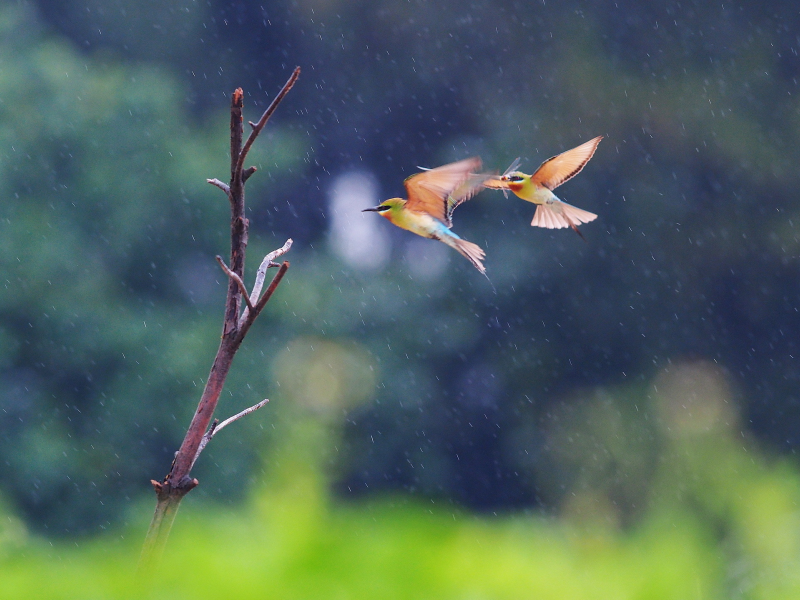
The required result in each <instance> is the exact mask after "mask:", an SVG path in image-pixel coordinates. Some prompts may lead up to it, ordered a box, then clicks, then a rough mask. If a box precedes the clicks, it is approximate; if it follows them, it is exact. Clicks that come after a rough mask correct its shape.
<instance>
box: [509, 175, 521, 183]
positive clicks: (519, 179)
mask: <svg viewBox="0 0 800 600" xmlns="http://www.w3.org/2000/svg"><path fill="white" fill-rule="evenodd" d="M508 180H509V181H515V182H516V181H522V177H520V176H519V175H511V177H509V178H508Z"/></svg>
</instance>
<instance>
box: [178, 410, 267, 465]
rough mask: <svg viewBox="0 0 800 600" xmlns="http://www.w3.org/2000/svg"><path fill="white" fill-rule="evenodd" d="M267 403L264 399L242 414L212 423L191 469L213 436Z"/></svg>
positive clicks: (201, 442)
mask: <svg viewBox="0 0 800 600" xmlns="http://www.w3.org/2000/svg"><path fill="white" fill-rule="evenodd" d="M267 403H269V398H264V399H263V400H262V401H261V402H259V403H258V404H254V405H253V406H251V407H250V408H245V409H244V410H243V411H242V412H239V413H236V414H235V415H233V416H232V417H228V418H227V419H225V420H224V421H223V422H222V423H220V422H219V419H215V420H214V422H213V423H212V424H211V427H209V429H208V431H207V432H206V434H205V435H204V436H203V439H202V440H200V446H198V447H197V454H195V456H194V461H192V468H194V463H195V462H197V459H198V458H200V453H201V452H202V451H203V450H204V449H205V447H206V446H207V445H208V442H210V441H211V439H212V438H213V437H214V436H215V435H217V433H219V431H220V430H222V429H224V428H225V427H227V426H228V425H230V424H231V423H233V422H234V421H238V420H239V419H241V418H242V417H246V416H247V415H249V414H250V413H254V412H256V411H257V410H258V409H259V408H261V407H263V406H266V405H267Z"/></svg>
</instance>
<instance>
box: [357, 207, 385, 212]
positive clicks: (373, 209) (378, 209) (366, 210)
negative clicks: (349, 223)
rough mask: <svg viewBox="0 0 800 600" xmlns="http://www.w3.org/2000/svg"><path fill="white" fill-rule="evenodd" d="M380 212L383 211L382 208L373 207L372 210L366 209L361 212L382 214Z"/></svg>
mask: <svg viewBox="0 0 800 600" xmlns="http://www.w3.org/2000/svg"><path fill="white" fill-rule="evenodd" d="M380 211H381V207H380V206H373V207H372V208H365V209H364V210H362V211H361V212H380Z"/></svg>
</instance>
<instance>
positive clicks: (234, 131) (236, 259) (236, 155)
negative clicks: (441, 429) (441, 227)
mask: <svg viewBox="0 0 800 600" xmlns="http://www.w3.org/2000/svg"><path fill="white" fill-rule="evenodd" d="M299 75H300V68H299V67H297V68H296V69H295V70H294V72H293V73H292V75H291V77H290V78H289V80H288V81H287V82H286V83H285V84H284V86H283V88H282V89H281V91H280V92H279V93H278V95H277V96H276V97H275V98H274V99H273V101H272V103H271V104H270V105H269V107H268V108H267V110H266V111H264V113H263V114H262V115H261V118H260V119H259V120H258V123H256V124H253V123H251V126H252V128H253V129H252V131H251V132H250V135H249V136H248V137H247V141H246V142H245V143H244V146H243V145H242V137H243V126H242V123H243V119H242V107H243V104H244V102H243V100H244V93H243V92H242V89H241V88H239V89H237V90H236V91H234V92H233V95H232V96H231V180H230V183H229V184H225V183H223V182H221V181H219V180H218V179H209V180H208V182H209V183H210V184H212V185H214V186H216V187H218V188H220V189H221V190H222V191H223V192H225V194H226V195H227V196H228V199H229V200H230V205H231V257H230V261H229V265H230V267H227V266H225V265H224V263H223V262H222V260H221V259H220V264H221V265H222V267H223V269H224V270H225V273H226V274H227V275H228V291H227V297H226V300H225V316H224V321H223V327H222V338H221V340H220V344H219V348H218V349H217V354H216V356H215V357H214V362H213V364H212V365H211V372H210V373H209V375H208V379H207V380H206V385H205V388H204V389H203V393H202V395H201V397H200V402H199V403H198V405H197V410H196V411H195V413H194V416H193V417H192V420H191V423H190V424H189V428H188V430H187V431H186V436H185V437H184V439H183V443H182V444H181V446H180V449H179V450H178V452H177V453H176V455H175V459H174V460H173V461H172V466H171V468H170V471H169V473H168V474H167V476H166V477H165V478H164V480H163V481H155V480H153V481H152V482H151V483H152V484H153V488H154V489H155V492H156V498H157V502H156V509H155V512H154V514H153V520H152V522H151V523H150V527H149V529H148V531H147V536H146V538H145V543H144V546H143V548H142V556H141V558H140V561H139V570H140V572H146V571H149V570H150V569H151V568H152V567H153V566H155V565H156V564H157V563H158V561H159V559H160V556H161V554H162V552H163V550H164V546H165V545H166V541H167V538H168V536H169V532H170V529H171V528H172V523H173V522H174V519H175V515H176V514H177V511H178V507H179V505H180V502H181V500H182V499H183V497H184V496H185V495H186V494H187V493H188V492H189V491H190V490H192V489H193V488H194V487H195V486H197V484H198V482H197V480H196V479H194V478H193V477H191V469H192V467H193V466H194V463H195V460H196V459H197V457H198V456H199V454H200V452H201V451H202V448H201V445H203V446H205V444H203V439H204V438H205V436H206V435H207V432H209V424H210V423H211V419H212V418H213V416H214V411H215V409H216V407H217V402H218V401H219V397H220V394H221V392H222V387H223V385H224V384H225V378H226V377H227V375H228V371H229V370H230V367H231V363H232V362H233V357H234V356H235V354H236V351H237V350H238V349H239V347H240V346H241V344H242V340H243V339H244V337H245V335H246V334H247V331H248V330H249V329H250V326H251V325H252V324H253V322H254V321H255V319H256V317H258V315H259V314H260V313H261V311H262V310H263V308H264V306H265V305H266V303H267V302H268V301H269V299H270V297H271V296H272V294H273V293H274V292H275V289H276V288H277V287H278V285H279V284H280V282H281V280H282V279H283V276H284V275H285V274H286V271H287V270H288V268H289V263H288V262H284V263H283V264H282V265H281V266H280V268H279V269H278V273H277V274H276V275H275V277H274V278H273V280H272V282H271V283H270V285H269V287H268V288H267V291H266V292H265V293H264V295H263V296H262V297H261V298H260V299H259V298H258V295H259V294H260V291H261V286H262V285H263V279H264V278H263V275H262V276H261V277H260V281H261V283H260V284H257V285H256V286H254V289H253V291H254V292H257V293H256V294H255V300H252V299H251V298H253V296H252V295H251V296H248V295H247V289H246V288H245V285H244V282H243V274H244V259H245V250H246V249H247V234H248V226H249V223H248V220H247V218H246V217H245V203H244V182H245V181H246V180H247V179H248V178H249V177H250V176H251V175H252V174H253V173H255V171H256V169H255V167H249V168H248V169H246V170H245V169H243V165H244V161H245V159H246V158H247V153H248V152H249V150H250V148H251V146H252V145H253V142H254V141H255V140H256V138H257V137H258V134H259V133H261V130H262V129H263V128H264V126H265V125H266V124H267V121H268V120H269V118H270V116H271V115H272V113H273V112H275V109H276V108H277V107H278V105H279V104H280V102H281V100H283V98H284V97H285V96H286V94H287V93H289V90H291V89H292V86H293V85H294V83H295V82H296V81H297V78H298V76H299ZM290 247H291V240H289V241H287V242H286V244H284V246H283V247H282V248H279V249H277V250H275V251H274V252H271V253H270V254H268V255H267V257H265V259H264V261H265V262H266V263H267V267H266V268H268V267H269V264H270V263H272V260H273V258H276V257H277V256H281V255H282V254H285V253H286V252H287V251H288V250H289V248H290ZM270 257H271V258H270ZM263 264H264V263H263V262H262V266H263ZM266 268H265V269H264V270H265V271H266ZM256 281H257V282H258V281H259V276H258V275H257V276H256ZM242 296H244V299H245V303H246V305H247V308H246V310H245V312H244V313H243V314H242V315H241V316H240V314H239V313H240V308H241V303H242ZM262 405H263V404H262ZM256 406H257V407H258V406H259V405H256ZM253 410H255V408H252V407H251V409H248V411H244V414H249V412H252V411H253ZM244 414H241V416H244ZM241 416H238V415H237V416H236V418H237V419H238V418H241ZM234 420H235V419H234ZM229 421H230V420H229ZM226 424H227V422H226ZM216 429H217V430H219V429H220V427H219V426H217V427H216ZM210 434H211V436H213V431H211V432H210ZM208 439H211V437H209V438H208ZM205 443H208V440H206V442H205Z"/></svg>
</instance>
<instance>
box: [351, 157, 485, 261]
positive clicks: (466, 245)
mask: <svg viewBox="0 0 800 600" xmlns="http://www.w3.org/2000/svg"><path fill="white" fill-rule="evenodd" d="M480 168H481V159H480V158H478V157H477V156H475V157H472V158H467V159H465V160H460V161H458V162H454V163H450V164H449V165H444V166H441V167H436V168H435V169H427V170H424V171H423V172H422V173H417V174H416V175H412V176H411V177H408V178H407V179H406V180H405V182H404V185H405V187H406V194H407V195H408V200H404V199H403V198H390V199H389V200H385V201H384V202H381V203H380V204H379V205H378V206H376V207H374V208H366V209H364V210H362V211H361V212H376V213H378V214H379V215H381V216H382V217H384V218H385V219H388V220H389V221H390V222H391V223H393V224H394V225H397V226H398V227H401V228H403V229H407V230H408V231H411V232H413V233H416V234H417V235H421V236H422V237H425V238H431V239H434V240H439V241H440V242H444V243H445V244H447V245H448V246H450V247H451V248H454V249H455V250H457V251H458V252H460V253H461V254H463V255H464V256H465V257H466V258H467V260H469V262H471V263H472V264H473V266H474V267H475V268H476V269H478V271H480V272H481V273H483V274H484V275H485V274H486V269H485V268H484V266H483V263H482V262H481V261H482V260H483V258H484V256H485V253H484V252H483V250H482V249H481V248H480V246H478V245H477V244H473V243H472V242H468V241H467V240H464V239H461V238H460V237H458V236H457V235H456V234H455V233H453V232H452V231H450V228H451V227H452V226H453V211H454V210H455V208H456V207H457V206H458V205H459V204H461V203H462V202H466V201H467V200H469V199H470V198H472V196H474V195H475V194H476V193H477V192H478V191H479V190H480V189H481V188H482V187H483V184H484V182H485V181H486V179H488V178H489V177H492V176H493V175H491V174H486V175H480V174H477V173H475V171H477V170H478V169H480Z"/></svg>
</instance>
